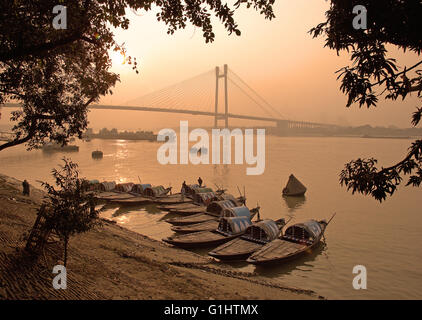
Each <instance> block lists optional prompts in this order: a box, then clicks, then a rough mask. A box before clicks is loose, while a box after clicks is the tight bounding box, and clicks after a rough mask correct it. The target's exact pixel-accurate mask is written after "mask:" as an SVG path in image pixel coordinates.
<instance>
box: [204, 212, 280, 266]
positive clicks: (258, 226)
mask: <svg viewBox="0 0 422 320" xmlns="http://www.w3.org/2000/svg"><path fill="white" fill-rule="evenodd" d="M285 225H286V222H285V220H284V219H279V220H277V221H274V220H269V219H267V220H261V221H258V222H255V223H254V224H252V225H251V226H249V227H248V228H247V229H246V231H245V233H244V234H243V235H241V236H240V237H239V238H236V239H233V240H231V241H230V242H227V243H224V244H222V245H221V246H219V247H217V248H215V249H214V250H212V251H210V252H209V253H208V254H209V255H210V256H212V257H214V258H217V259H220V260H245V259H247V258H248V257H249V256H250V255H251V254H252V253H254V252H255V251H258V250H259V249H261V248H262V247H263V246H264V245H265V244H267V243H269V242H271V241H273V240H275V239H277V237H278V236H279V235H280V232H281V229H282V228H283V227H284V226H285Z"/></svg>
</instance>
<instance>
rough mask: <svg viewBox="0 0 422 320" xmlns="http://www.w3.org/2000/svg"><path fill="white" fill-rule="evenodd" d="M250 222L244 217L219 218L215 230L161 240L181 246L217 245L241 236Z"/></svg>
mask: <svg viewBox="0 0 422 320" xmlns="http://www.w3.org/2000/svg"><path fill="white" fill-rule="evenodd" d="M251 224H252V222H251V220H250V219H249V218H246V217H228V218H221V219H220V222H219V224H218V228H217V229H215V230H212V231H201V232H194V233H187V234H182V235H177V236H171V237H168V238H166V239H163V241H164V242H167V243H170V244H172V245H174V246H177V247H181V248H200V247H211V246H217V245H220V244H222V243H224V242H227V241H230V240H232V239H234V238H236V237H238V236H241V235H242V234H243V233H244V232H245V230H246V228H247V227H249V226H250V225H251Z"/></svg>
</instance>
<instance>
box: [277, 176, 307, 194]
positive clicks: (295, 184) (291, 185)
mask: <svg viewBox="0 0 422 320" xmlns="http://www.w3.org/2000/svg"><path fill="white" fill-rule="evenodd" d="M305 192H306V187H305V186H304V185H303V184H302V183H301V182H300V181H299V180H298V179H297V178H296V177H295V176H294V175H293V174H291V175H290V177H289V181H287V184H286V187H285V188H284V189H283V196H303V195H304V194H305Z"/></svg>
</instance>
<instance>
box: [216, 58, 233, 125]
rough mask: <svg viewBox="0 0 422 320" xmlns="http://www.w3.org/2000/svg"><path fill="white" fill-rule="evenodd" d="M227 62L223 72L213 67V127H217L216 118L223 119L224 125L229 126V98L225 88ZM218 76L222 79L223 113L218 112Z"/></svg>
mask: <svg viewBox="0 0 422 320" xmlns="http://www.w3.org/2000/svg"><path fill="white" fill-rule="evenodd" d="M227 71H228V67H227V64H225V65H224V73H223V74H220V68H219V67H215V115H214V128H217V127H218V120H220V119H222V120H224V127H225V128H228V127H229V99H228V90H227ZM220 78H223V79H224V115H222V116H221V115H219V114H218V84H219V82H220V81H219V80H220Z"/></svg>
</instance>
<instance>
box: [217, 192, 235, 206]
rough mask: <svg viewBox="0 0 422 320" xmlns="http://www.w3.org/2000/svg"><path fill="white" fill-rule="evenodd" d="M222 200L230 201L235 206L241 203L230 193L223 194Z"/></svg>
mask: <svg viewBox="0 0 422 320" xmlns="http://www.w3.org/2000/svg"><path fill="white" fill-rule="evenodd" d="M220 198H221V199H222V200H230V201H232V202H233V203H234V204H238V203H239V201H238V200H237V199H236V198H235V197H234V196H233V195H231V194H230V193H223V194H221V195H220Z"/></svg>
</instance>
